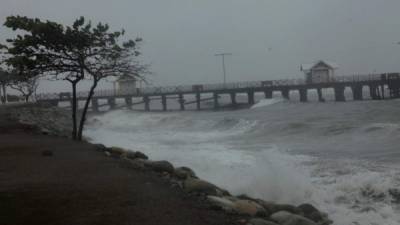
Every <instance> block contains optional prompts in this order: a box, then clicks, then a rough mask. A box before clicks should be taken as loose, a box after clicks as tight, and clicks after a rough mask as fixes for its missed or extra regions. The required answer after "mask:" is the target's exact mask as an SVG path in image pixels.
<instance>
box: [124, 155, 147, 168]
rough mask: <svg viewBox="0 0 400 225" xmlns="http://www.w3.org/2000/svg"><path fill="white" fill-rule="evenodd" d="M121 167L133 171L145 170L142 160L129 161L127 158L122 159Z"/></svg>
mask: <svg viewBox="0 0 400 225" xmlns="http://www.w3.org/2000/svg"><path fill="white" fill-rule="evenodd" d="M121 166H122V167H125V168H129V169H134V170H143V169H145V166H144V162H143V161H142V160H139V159H136V160H131V159H128V158H124V159H122V162H121Z"/></svg>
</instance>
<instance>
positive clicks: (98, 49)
mask: <svg viewBox="0 0 400 225" xmlns="http://www.w3.org/2000/svg"><path fill="white" fill-rule="evenodd" d="M4 25H5V26H6V27H8V28H11V29H13V30H20V31H23V33H24V35H23V36H22V35H17V36H16V37H15V38H14V39H9V40H7V45H6V46H4V45H3V47H2V48H3V49H6V54H7V58H6V62H7V64H8V65H9V66H12V67H14V68H17V69H18V70H19V71H30V73H29V74H32V75H34V76H36V75H38V74H41V75H43V76H47V77H51V78H54V79H63V80H66V81H68V82H70V83H71V86H72V121H73V132H72V137H73V138H74V139H77V140H82V132H83V128H84V124H85V120H86V114H87V110H88V107H89V104H90V102H91V99H92V97H93V95H94V91H95V89H96V87H97V85H98V83H99V81H100V80H102V79H104V78H107V77H118V76H122V75H124V74H130V75H132V76H135V77H137V78H138V79H139V80H140V79H144V77H143V75H144V74H146V72H147V66H146V65H142V64H140V63H139V62H138V61H137V60H136V58H137V56H139V55H140V52H139V51H138V44H139V43H140V42H141V41H142V40H141V39H140V38H137V39H135V40H127V41H125V42H121V41H120V39H121V38H122V37H123V36H124V34H125V31H124V30H121V31H116V32H110V31H109V26H108V25H107V24H102V23H99V24H97V25H96V26H92V24H91V22H90V21H89V22H85V19H84V17H80V18H79V19H77V20H76V21H75V22H74V23H73V25H72V26H63V25H61V24H58V23H56V22H52V21H45V22H44V21H41V20H39V19H32V18H27V17H21V16H10V17H7V20H6V22H5V24H4ZM25 74H28V73H25ZM85 79H87V80H91V81H92V85H91V87H90V89H89V92H88V95H87V97H86V100H85V104H84V108H83V110H82V115H81V119H80V121H79V123H78V121H77V111H78V105H77V95H76V90H77V85H78V83H79V82H80V81H82V80H85Z"/></svg>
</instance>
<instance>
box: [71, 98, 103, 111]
mask: <svg viewBox="0 0 400 225" xmlns="http://www.w3.org/2000/svg"><path fill="white" fill-rule="evenodd" d="M78 102H79V101H78V100H77V102H76V104H77V105H79V104H78ZM92 110H93V112H98V111H99V102H98V99H97V98H93V99H92Z"/></svg>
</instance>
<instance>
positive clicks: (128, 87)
mask: <svg viewBox="0 0 400 225" xmlns="http://www.w3.org/2000/svg"><path fill="white" fill-rule="evenodd" d="M114 85H115V86H114V88H115V91H116V93H117V94H119V95H123V94H132V93H134V92H135V91H136V88H137V78H136V77H135V75H128V74H126V75H123V76H121V77H119V78H118V79H117V80H116V81H115V83H114Z"/></svg>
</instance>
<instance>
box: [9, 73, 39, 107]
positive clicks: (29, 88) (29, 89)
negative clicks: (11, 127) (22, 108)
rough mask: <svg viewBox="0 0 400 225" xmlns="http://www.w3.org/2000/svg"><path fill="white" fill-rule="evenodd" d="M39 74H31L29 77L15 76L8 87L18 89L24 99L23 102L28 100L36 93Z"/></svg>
mask: <svg viewBox="0 0 400 225" xmlns="http://www.w3.org/2000/svg"><path fill="white" fill-rule="evenodd" d="M38 80H39V76H33V77H29V78H23V77H22V78H17V79H16V80H14V82H12V83H11V84H10V87H11V88H12V89H14V90H17V91H19V92H20V93H21V94H22V96H23V97H24V99H25V102H28V101H29V98H30V97H31V96H32V94H34V93H36V90H37V88H38V86H39V82H38Z"/></svg>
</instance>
